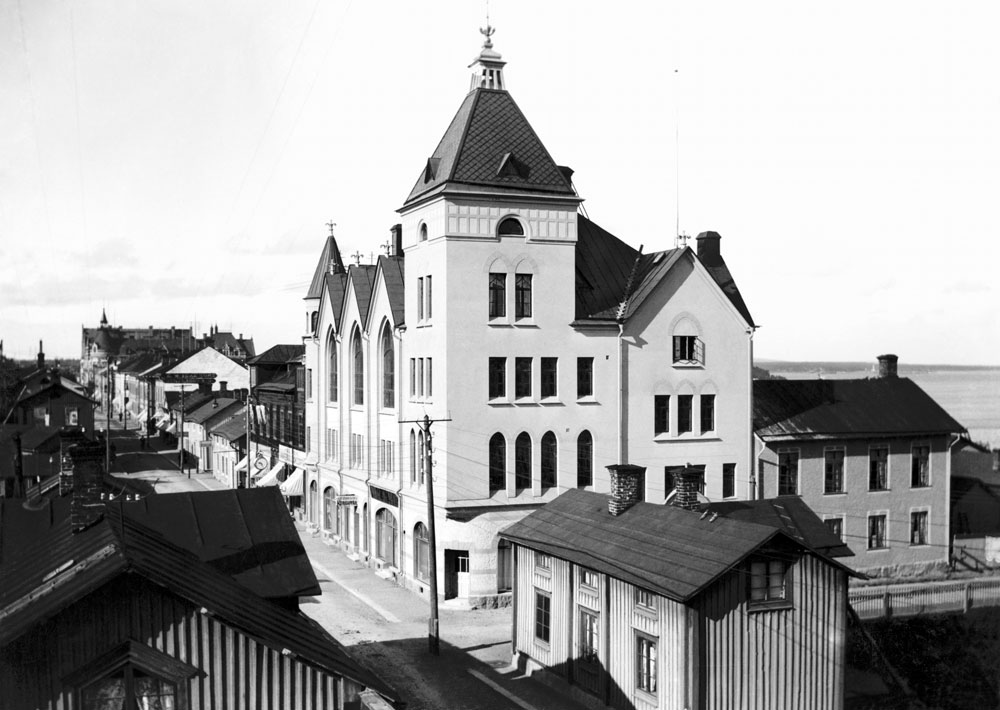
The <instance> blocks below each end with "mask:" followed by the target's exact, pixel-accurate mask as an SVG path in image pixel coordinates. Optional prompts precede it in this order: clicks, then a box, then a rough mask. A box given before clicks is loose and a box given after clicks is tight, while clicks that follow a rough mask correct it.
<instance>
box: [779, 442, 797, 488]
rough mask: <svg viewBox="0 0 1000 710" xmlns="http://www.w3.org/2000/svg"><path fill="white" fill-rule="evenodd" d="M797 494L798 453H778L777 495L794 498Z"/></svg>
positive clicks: (787, 451) (786, 451)
mask: <svg viewBox="0 0 1000 710" xmlns="http://www.w3.org/2000/svg"><path fill="white" fill-rule="evenodd" d="M798 492H799V451H798V449H788V450H785V451H779V452H778V495H779V496H794V495H797V494H798Z"/></svg>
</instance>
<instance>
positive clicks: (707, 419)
mask: <svg viewBox="0 0 1000 710" xmlns="http://www.w3.org/2000/svg"><path fill="white" fill-rule="evenodd" d="M710 431H715V395H714V394H703V395H702V396H701V433H702V434H707V433H708V432H710Z"/></svg>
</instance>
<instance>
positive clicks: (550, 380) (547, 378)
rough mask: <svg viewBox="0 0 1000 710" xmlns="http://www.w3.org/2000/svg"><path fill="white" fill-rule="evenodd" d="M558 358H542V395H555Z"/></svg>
mask: <svg viewBox="0 0 1000 710" xmlns="http://www.w3.org/2000/svg"><path fill="white" fill-rule="evenodd" d="M558 362H559V359H558V358H554V357H543V358H542V397H543V398H544V397H555V396H556V394H557V383H558V379H559V378H558Z"/></svg>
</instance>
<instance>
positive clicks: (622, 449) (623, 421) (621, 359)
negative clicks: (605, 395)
mask: <svg viewBox="0 0 1000 710" xmlns="http://www.w3.org/2000/svg"><path fill="white" fill-rule="evenodd" d="M624 335H625V324H624V323H622V322H621V321H618V463H620V464H623V463H625V462H626V461H627V459H628V437H627V436H626V434H625V432H627V431H628V411H627V407H626V405H625V402H626V401H627V399H628V398H627V397H626V392H625V382H626V373H625V368H626V366H627V365H626V358H625V337H624Z"/></svg>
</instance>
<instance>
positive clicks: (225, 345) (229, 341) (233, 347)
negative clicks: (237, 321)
mask: <svg viewBox="0 0 1000 710" xmlns="http://www.w3.org/2000/svg"><path fill="white" fill-rule="evenodd" d="M241 335H242V333H241ZM200 342H202V343H203V344H205V345H208V346H210V347H213V348H215V349H216V350H218V351H219V352H221V353H225V351H227V350H228V351H230V352H235V351H237V350H242V351H243V352H245V353H246V354H247V355H246V356H247V357H253V356H254V355H255V354H256V350H255V349H254V344H253V338H238V337H236V336H235V335H233V334H232V333H230V332H225V331H216V332H215V333H212V334H210V335H209V336H208V337H207V338H202V339H201V341H200Z"/></svg>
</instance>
